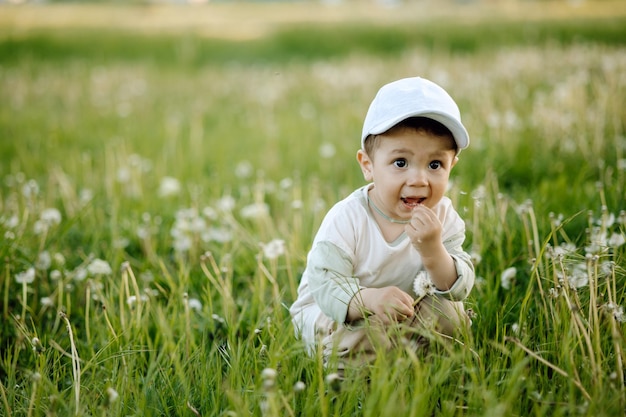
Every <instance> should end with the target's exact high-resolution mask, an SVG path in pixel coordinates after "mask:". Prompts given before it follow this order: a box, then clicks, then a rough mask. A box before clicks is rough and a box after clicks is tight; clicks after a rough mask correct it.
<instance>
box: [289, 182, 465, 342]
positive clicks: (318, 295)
mask: <svg viewBox="0 0 626 417" xmlns="http://www.w3.org/2000/svg"><path fill="white" fill-rule="evenodd" d="M370 187H371V185H368V186H364V187H361V188H359V189H357V190H356V191H354V192H353V193H352V194H351V195H350V196H348V197H347V198H345V199H344V200H342V201H340V202H338V203H337V204H335V205H334V206H333V207H332V208H331V209H330V211H329V212H328V213H327V214H326V217H325V218H324V220H323V221H322V224H321V226H320V228H319V230H318V232H317V234H316V236H315V239H314V241H313V245H312V248H311V251H310V252H309V254H308V257H307V266H306V269H305V271H304V274H303V275H302V279H301V281H300V285H299V287H298V298H297V299H296V301H295V302H294V303H293V305H292V306H291V308H290V312H291V315H292V317H293V322H294V325H295V327H296V330H297V332H298V333H299V334H300V336H301V337H302V338H303V340H304V341H305V343H307V344H308V345H311V344H313V343H314V340H315V338H314V335H315V321H316V320H317V318H318V317H319V314H320V312H321V313H323V314H325V315H326V316H328V317H330V318H331V319H332V320H334V321H336V322H338V323H343V322H344V321H345V319H346V315H347V312H348V305H349V304H350V300H351V299H352V297H354V296H355V295H356V294H357V293H358V291H359V290H360V289H361V288H382V287H387V286H396V287H398V288H400V289H401V290H403V291H405V292H407V293H409V294H411V295H412V296H416V294H415V292H414V290H413V284H414V281H415V277H416V276H417V274H418V273H419V272H420V271H422V270H424V269H425V268H424V266H423V264H422V260H421V257H420V254H419V253H418V252H417V250H415V248H414V247H413V245H412V244H411V241H410V239H409V237H408V236H407V235H406V233H402V234H401V235H400V236H399V237H398V238H397V239H396V240H395V241H393V242H387V241H386V240H385V238H384V237H383V235H382V233H381V231H380V229H379V227H378V223H376V220H375V219H374V217H373V214H372V212H371V210H370V208H369V205H368V202H367V193H368V189H369V188H370ZM433 210H434V211H435V213H437V216H438V218H439V220H440V221H441V223H442V225H443V232H442V240H443V244H444V247H445V248H446V250H447V251H448V253H449V254H450V255H451V256H452V258H453V259H454V262H455V266H456V271H457V276H458V278H457V280H456V282H455V283H454V285H453V286H452V288H450V289H449V290H448V291H436V293H437V294H439V295H440V296H443V297H446V298H448V299H450V300H453V301H461V300H463V299H465V298H466V297H467V296H468V295H469V293H470V291H471V289H472V287H473V285H474V277H475V275H474V267H473V265H472V263H471V260H470V255H469V254H468V253H466V252H465V251H464V250H463V248H462V245H463V242H464V240H465V223H464V222H463V220H462V219H461V217H460V216H459V215H458V213H457V212H456V211H455V210H454V208H453V207H452V202H451V201H450V199H449V198H447V197H444V198H443V199H442V200H441V201H440V202H439V203H438V204H437V205H436V206H435V207H433Z"/></svg>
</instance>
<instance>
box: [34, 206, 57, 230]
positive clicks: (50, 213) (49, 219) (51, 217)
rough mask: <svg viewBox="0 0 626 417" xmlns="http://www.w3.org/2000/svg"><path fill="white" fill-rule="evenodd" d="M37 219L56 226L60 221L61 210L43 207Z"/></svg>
mask: <svg viewBox="0 0 626 417" xmlns="http://www.w3.org/2000/svg"><path fill="white" fill-rule="evenodd" d="M39 219H40V220H41V221H42V222H44V223H45V224H46V225H47V226H56V225H58V224H60V223H61V220H62V217H61V212H60V211H59V210H57V209H56V208H54V207H49V208H46V209H43V210H42V211H41V214H40V215H39Z"/></svg>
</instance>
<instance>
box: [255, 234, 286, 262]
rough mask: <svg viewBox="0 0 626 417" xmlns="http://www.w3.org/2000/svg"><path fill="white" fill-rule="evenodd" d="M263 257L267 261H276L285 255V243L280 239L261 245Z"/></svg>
mask: <svg viewBox="0 0 626 417" xmlns="http://www.w3.org/2000/svg"><path fill="white" fill-rule="evenodd" d="M260 245H261V248H262V249H263V256H265V258H267V259H277V258H278V257H279V256H281V255H284V254H285V241H284V240H282V239H273V240H271V241H270V242H268V243H261V244H260Z"/></svg>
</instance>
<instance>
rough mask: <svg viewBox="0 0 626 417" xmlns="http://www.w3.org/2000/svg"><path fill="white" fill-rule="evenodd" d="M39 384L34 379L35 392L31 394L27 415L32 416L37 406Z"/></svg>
mask: <svg viewBox="0 0 626 417" xmlns="http://www.w3.org/2000/svg"><path fill="white" fill-rule="evenodd" d="M38 386H39V384H38V381H37V380H34V381H33V392H32V393H31V394H30V403H29V404H28V414H27V417H31V416H32V415H33V409H34V408H35V399H36V398H37V387H38Z"/></svg>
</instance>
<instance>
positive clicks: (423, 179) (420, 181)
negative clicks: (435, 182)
mask: <svg viewBox="0 0 626 417" xmlns="http://www.w3.org/2000/svg"><path fill="white" fill-rule="evenodd" d="M407 183H408V184H409V185H426V184H428V174H427V173H426V170H424V169H412V170H411V172H410V173H409V178H408V181H407Z"/></svg>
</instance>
